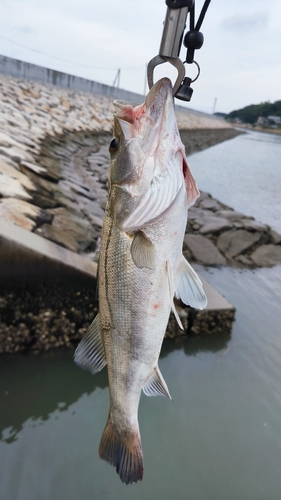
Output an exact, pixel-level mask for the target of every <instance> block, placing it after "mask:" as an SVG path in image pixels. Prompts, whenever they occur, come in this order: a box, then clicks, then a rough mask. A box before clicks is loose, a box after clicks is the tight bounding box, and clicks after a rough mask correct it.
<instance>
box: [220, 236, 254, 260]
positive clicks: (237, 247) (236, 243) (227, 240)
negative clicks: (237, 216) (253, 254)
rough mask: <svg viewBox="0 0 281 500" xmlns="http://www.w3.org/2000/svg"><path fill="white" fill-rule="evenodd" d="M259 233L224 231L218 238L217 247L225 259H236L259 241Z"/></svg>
mask: <svg viewBox="0 0 281 500" xmlns="http://www.w3.org/2000/svg"><path fill="white" fill-rule="evenodd" d="M260 237H261V235H260V234H259V233H250V232H249V231H246V230H244V229H238V230H237V231H236V230H232V231H226V232H225V233H223V234H221V235H220V236H219V237H218V241H217V246H218V248H219V250H220V251H221V252H223V253H224V254H225V255H226V256H227V257H236V256H237V255H239V254H240V253H243V252H245V250H248V249H249V248H251V247H252V246H253V245H254V244H255V243H257V242H258V241H259V239H260Z"/></svg>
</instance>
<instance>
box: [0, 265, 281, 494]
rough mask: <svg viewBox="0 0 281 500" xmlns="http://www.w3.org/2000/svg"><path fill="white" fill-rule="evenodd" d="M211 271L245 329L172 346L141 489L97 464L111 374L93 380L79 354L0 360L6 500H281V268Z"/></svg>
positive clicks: (151, 404) (151, 407)
mask: <svg viewBox="0 0 281 500" xmlns="http://www.w3.org/2000/svg"><path fill="white" fill-rule="evenodd" d="M201 272H202V273H203V274H204V275H205V277H207V278H208V279H209V281H211V282H212V283H213V284H214V285H215V286H216V287H217V289H219V290H221V292H223V293H224V294H225V295H226V296H227V298H228V299H229V300H230V301H231V302H232V303H233V304H234V305H235V306H236V307H237V314H236V321H235V323H234V327H233V331H232V335H231V337H229V336H225V337H224V336H221V337H216V336H215V337H209V338H206V339H191V340H186V341H184V342H181V343H177V344H174V343H166V344H165V345H164V348H163V353H162V356H161V359H160V369H161V371H162V373H163V375H164V377H165V379H166V381H167V383H168V386H169V389H170V392H171V394H172V397H173V401H169V400H168V399H166V398H160V397H157V398H147V397H145V396H142V397H141V402H140V411H139V421H140V429H141V435H142V442H143V452H144V462H145V473H144V479H143V482H142V483H137V484H134V485H129V486H126V485H124V484H122V483H121V482H120V480H119V477H118V476H117V474H116V472H115V470H114V469H113V468H112V467H110V466H109V465H107V464H105V463H103V462H101V461H100V460H99V458H98V452H97V450H98V445H99V440H100V436H101V433H102V431H103V427H104V425H105V421H106V418H107V412H108V407H109V398H108V388H107V377H106V370H104V371H102V372H101V373H99V374H98V375H96V376H90V375H88V374H87V373H86V372H83V371H82V370H80V369H79V368H77V367H76V366H75V365H74V363H73V361H72V353H71V352H70V351H54V352H52V353H46V354H41V355H37V356H36V355H17V356H16V355H15V356H8V357H5V356H2V357H1V358H0V362H1V365H0V369H1V378H0V407H1V415H0V432H2V439H1V441H0V459H1V468H0V498H1V499H3V500H4V499H5V500H39V499H40V500H76V499H77V500H82V499H83V500H90V499H112V500H113V499H114V500H117V499H118V500H119V499H129V498H132V496H133V498H134V499H136V500H138V499H158V498H163V499H172V498H177V499H185V498H190V499H192V500H228V499H229V500H236V499H237V500H238V499H239V500H240V499H243V500H252V499H253V500H266V499H270V500H279V499H280V492H281V475H280V464H281V418H280V417H281V390H280V381H281V348H280V319H281V317H280V316H281V313H280V305H279V291H280V289H281V288H280V287H281V267H276V268H273V269H264V270H258V271H255V272H253V271H239V270H232V269H227V268H226V269H222V270H213V271H207V270H205V271H204V270H201Z"/></svg>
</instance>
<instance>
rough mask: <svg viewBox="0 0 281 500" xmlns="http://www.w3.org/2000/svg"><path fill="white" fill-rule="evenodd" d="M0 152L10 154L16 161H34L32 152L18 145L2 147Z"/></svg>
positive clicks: (9, 156)
mask: <svg viewBox="0 0 281 500" xmlns="http://www.w3.org/2000/svg"><path fill="white" fill-rule="evenodd" d="M0 154H2V155H5V156H8V158H11V159H12V160H14V161H19V162H20V161H31V162H32V161H33V158H32V156H31V154H29V153H28V152H27V151H25V150H24V149H22V148H20V147H18V146H12V147H10V148H4V147H0Z"/></svg>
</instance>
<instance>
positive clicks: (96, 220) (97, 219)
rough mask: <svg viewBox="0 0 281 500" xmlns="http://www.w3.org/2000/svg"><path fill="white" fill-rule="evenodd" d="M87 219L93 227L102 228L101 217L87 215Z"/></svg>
mask: <svg viewBox="0 0 281 500" xmlns="http://www.w3.org/2000/svg"><path fill="white" fill-rule="evenodd" d="M88 218H89V219H90V221H91V223H92V224H94V225H95V226H99V227H102V224H103V220H102V218H101V217H98V216H97V215H92V214H88Z"/></svg>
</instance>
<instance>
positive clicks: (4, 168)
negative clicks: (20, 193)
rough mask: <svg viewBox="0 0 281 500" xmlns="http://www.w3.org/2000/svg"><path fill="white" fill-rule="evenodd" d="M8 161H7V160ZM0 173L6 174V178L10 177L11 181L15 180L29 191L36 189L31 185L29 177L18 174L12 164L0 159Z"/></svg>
mask: <svg viewBox="0 0 281 500" xmlns="http://www.w3.org/2000/svg"><path fill="white" fill-rule="evenodd" d="M7 160H8V159H7ZM0 173H1V174H6V175H7V176H9V177H11V178H12V179H17V180H18V181H19V182H20V184H22V186H23V187H24V188H26V189H28V190H30V191H35V190H36V187H35V185H34V184H33V182H32V181H31V180H30V179H29V177H28V176H27V175H25V174H23V173H22V172H20V171H19V170H18V169H16V168H15V167H14V166H13V163H12V162H11V163H10V162H9V160H8V161H3V159H2V158H0Z"/></svg>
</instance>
